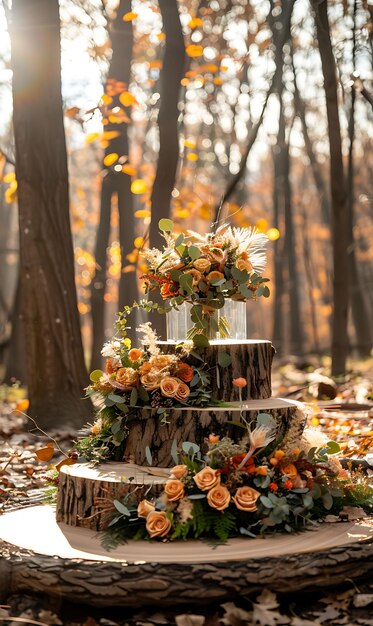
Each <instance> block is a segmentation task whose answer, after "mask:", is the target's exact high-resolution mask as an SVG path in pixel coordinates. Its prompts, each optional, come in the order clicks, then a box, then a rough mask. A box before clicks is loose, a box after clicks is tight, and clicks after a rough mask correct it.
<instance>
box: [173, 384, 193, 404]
mask: <svg viewBox="0 0 373 626" xmlns="http://www.w3.org/2000/svg"><path fill="white" fill-rule="evenodd" d="M189 394H190V389H189V387H188V385H186V384H185V383H183V382H181V381H180V382H179V386H178V388H177V391H176V395H175V398H176V400H180V402H185V400H186V399H187V397H188V396H189Z"/></svg>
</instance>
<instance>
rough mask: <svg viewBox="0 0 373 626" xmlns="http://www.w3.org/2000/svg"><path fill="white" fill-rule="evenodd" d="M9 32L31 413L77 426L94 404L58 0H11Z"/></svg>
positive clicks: (45, 422) (43, 422) (43, 420)
mask: <svg viewBox="0 0 373 626" xmlns="http://www.w3.org/2000/svg"><path fill="white" fill-rule="evenodd" d="M10 35H11V46H12V68H13V102H14V110H13V123H14V137H15V153H16V176H17V180H18V203H19V229H20V251H21V254H20V275H21V282H22V293H23V302H24V329H25V350H26V355H25V358H26V362H27V378H28V385H29V387H28V389H29V397H30V402H31V403H30V413H31V414H32V415H33V416H35V418H36V419H37V421H38V423H39V425H40V426H42V427H51V426H56V425H62V424H73V425H75V426H79V425H81V424H82V423H83V421H84V420H85V419H86V418H87V417H88V416H89V415H90V413H91V404H90V402H88V401H87V402H83V401H82V400H81V397H82V395H83V387H85V386H86V384H87V377H86V369H85V365H84V358H83V348H82V341H81V334H80V326H79V314H78V309H77V299H76V290H75V283H74V253H73V246H72V238H71V230H70V218H69V193H68V173H67V158H66V145H65V132H64V126H63V113H62V98H61V66H60V30H59V12H58V0H13V4H12V23H11V28H10Z"/></svg>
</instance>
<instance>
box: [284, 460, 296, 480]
mask: <svg viewBox="0 0 373 626" xmlns="http://www.w3.org/2000/svg"><path fill="white" fill-rule="evenodd" d="M280 469H281V474H283V475H284V476H288V477H289V478H291V479H294V478H296V477H297V476H298V471H297V468H296V467H295V465H293V463H288V464H287V465H284V466H283V467H281V468H280Z"/></svg>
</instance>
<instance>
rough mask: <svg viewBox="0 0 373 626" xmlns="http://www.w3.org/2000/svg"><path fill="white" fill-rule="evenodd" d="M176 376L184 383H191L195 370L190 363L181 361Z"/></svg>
mask: <svg viewBox="0 0 373 626" xmlns="http://www.w3.org/2000/svg"><path fill="white" fill-rule="evenodd" d="M176 376H177V377H178V378H180V380H182V381H183V382H184V383H189V382H190V381H191V380H192V378H193V376H194V370H193V368H192V367H191V366H190V365H188V363H180V365H179V366H178V368H177V370H176Z"/></svg>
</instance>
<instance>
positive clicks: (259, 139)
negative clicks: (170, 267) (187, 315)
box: [0, 0, 373, 383]
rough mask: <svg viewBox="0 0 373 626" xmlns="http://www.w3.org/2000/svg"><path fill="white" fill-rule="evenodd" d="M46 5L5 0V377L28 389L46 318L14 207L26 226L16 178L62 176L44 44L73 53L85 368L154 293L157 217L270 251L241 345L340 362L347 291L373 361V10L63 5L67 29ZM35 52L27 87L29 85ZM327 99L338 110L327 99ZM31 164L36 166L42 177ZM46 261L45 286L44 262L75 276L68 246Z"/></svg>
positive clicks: (66, 78) (350, 336) (65, 60)
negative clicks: (33, 339)
mask: <svg viewBox="0 0 373 626" xmlns="http://www.w3.org/2000/svg"><path fill="white" fill-rule="evenodd" d="M48 4H49V9H48V8H47V5H48ZM52 5H55V6H54V9H56V6H57V5H58V3H57V2H56V3H55V2H54V1H52V2H51V1H49V3H48V2H47V3H46V2H45V0H44V1H43V0H23V1H22V0H13V3H12V2H10V0H3V1H2V3H1V4H0V175H1V178H0V181H1V182H0V221H1V224H2V227H1V231H0V258H1V262H0V374H1V378H2V379H3V380H5V381H6V382H10V381H12V380H14V379H18V380H20V381H21V382H22V383H24V382H26V379H27V371H26V369H27V367H26V366H27V358H28V355H29V353H30V349H29V348H28V347H27V346H26V347H25V343H24V339H23V332H24V331H23V330H22V328H23V327H24V323H25V311H26V317H27V312H30V311H31V309H32V307H33V306H34V305H33V304H32V303H31V300H30V299H29V300H26V301H25V300H22V293H21V292H22V284H23V283H22V280H24V276H25V273H26V274H27V271H28V270H27V263H29V264H30V263H31V266H32V262H30V260H28V261H27V258H26V257H27V252H26V253H25V254H24V264H23V266H22V261H21V263H20V245H21V249H22V246H25V250H27V249H30V248H27V242H25V238H24V237H22V236H21V239H20V233H19V223H20V222H19V215H18V213H19V210H18V200H19V201H20V202H19V206H20V212H21V215H20V218H21V224H23V225H24V222H22V210H23V209H22V202H23V203H25V202H26V204H27V201H28V200H27V198H29V197H30V195H27V192H25V191H23V196H22V192H21V184H22V181H23V184H24V185H27V184H29V183H30V181H31V185H32V181H33V180H39V181H40V180H41V181H45V180H46V179H47V178H48V176H52V177H53V175H54V174H53V171H54V168H50V167H49V165H50V163H51V162H52V161H53V159H54V158H55V153H54V152H53V151H54V150H55V151H58V155H59V156H58V158H60V159H63V158H64V157H63V155H62V153H63V150H64V143H63V141H60V140H57V139H56V136H57V134H58V133H56V130H55V129H56V119H57V118H58V115H59V112H58V111H57V113H56V115H57V118H54V117H53V115H49V113H47V112H46V111H47V108H44V107H48V106H49V104H48V98H49V95H50V94H51V93H52V92H53V94H54V93H57V91H58V88H59V85H58V82H59V65H58V63H59V60H58V59H57V58H56V59H55V58H54V56H53V54H52V53H51V49H52V48H51V46H52V43H51V41H52V39H53V42H54V43H55V45H56V46H58V47H59V44H60V43H61V77H62V83H61V86H60V87H61V90H62V91H61V93H62V107H63V115H64V129H65V137H66V154H67V160H68V188H69V194H70V205H69V211H70V223H71V232H72V238H73V256H74V265H75V284H76V291H77V306H78V310H79V318H80V326H81V334H82V340H83V347H84V355H85V361H86V365H87V366H88V367H99V366H100V350H101V346H102V344H103V342H104V341H105V340H107V339H108V338H109V337H111V336H112V334H113V323H114V321H115V316H116V312H117V311H118V310H121V309H122V308H123V306H124V305H125V304H132V302H133V300H134V299H139V298H141V297H143V293H142V292H141V289H140V281H139V276H140V275H141V274H142V273H143V272H144V271H145V266H144V262H143V261H142V258H141V249H142V248H143V247H144V246H148V245H151V246H158V245H160V239H159V235H158V232H157V231H158V229H157V224H158V220H159V219H160V218H161V217H171V218H172V219H173V221H174V223H175V228H176V229H178V230H180V231H181V230H184V229H186V228H192V229H193V230H197V231H200V232H206V231H209V230H210V228H211V223H213V222H214V221H215V220H216V217H217V215H218V211H219V208H220V209H221V212H220V215H219V218H220V219H221V220H223V221H224V220H227V221H229V222H230V223H231V224H232V225H235V226H239V227H250V226H251V227H256V228H257V229H258V230H259V231H261V232H265V233H266V234H267V235H268V238H269V240H270V242H269V246H268V268H267V272H266V275H267V276H268V277H270V279H271V283H270V285H271V292H272V293H271V298H269V299H268V300H264V299H261V300H260V301H258V302H257V303H253V302H249V303H248V305H247V315H248V321H249V336H250V337H251V338H268V339H271V340H272V341H273V342H274V345H275V347H276V350H277V354H278V355H279V356H281V357H286V356H287V355H295V356H297V357H301V358H303V357H305V356H306V355H310V354H312V355H315V356H316V358H321V356H323V355H324V356H325V355H330V353H331V346H332V344H333V332H334V343H335V337H336V334H338V332H339V331H338V330H336V329H335V327H334V331H333V324H335V323H336V320H335V318H334V317H333V310H334V311H335V310H336V308H337V310H339V307H338V298H339V297H341V298H342V301H341V305H340V306H341V310H343V311H344V313H343V315H344V316H345V318H346V333H347V334H346V337H340V339H341V342H342V343H343V344H344V346H342V348H343V350H344V351H345V355H347V356H348V355H355V356H358V357H359V358H360V357H363V358H365V357H368V356H369V355H370V354H371V347H372V337H373V328H372V304H373V247H372V240H373V221H372V216H373V187H372V185H373V176H372V174H373V152H372V143H373V127H372V119H373V80H372V79H373V72H372V68H373V56H372V45H373V3H372V2H371V1H367V0H329V1H328V2H326V1H325V0H324V1H321V2H320V1H319V0H313V1H312V2H310V1H309V0H296V1H293V0H283V1H282V2H281V1H280V0H177V1H176V0H159V1H156V0H154V1H153V0H142V1H138V0H132V2H131V1H130V0H120V2H118V1H112V0H102V1H100V0H60V2H59V16H60V23H59V22H58V6H57V11H56V10H54V12H53V10H52V8H51V7H52ZM325 18H326V21H325ZM49 31H50V34H49ZM46 32H48V36H47V35H45V33H46ZM48 37H50V38H51V39H49V38H48ZM59 37H60V40H59ZM53 45H54V44H53ZM11 48H12V49H13V54H12V56H11ZM58 49H59V48H58ZM30 54H31V56H32V55H33V54H34V55H35V57H32V58H33V68H34V69H35V68H36V69H35V72H34V75H33V76H31V74H30V75H29V76H28V77H27V76H25V75H23V77H22V76H20V74H21V72H22V71H23V73H24V74H25V73H27V59H28V58H30ZM328 54H329V55H330V54H332V58H333V59H334V66H333V64H332V63H331V62H330V58H331V57H330V56H328ZM12 57H14V60H12ZM35 59H39V61H40V62H39V61H35ZM53 63H54V65H53ZM22 68H23V69H22ZM33 71H34V70H33ZM37 71H39V76H37ZM48 72H51V76H52V74H53V78H51V77H50V76H49V74H48ZM330 73H331V74H332V76H333V75H334V76H335V77H336V83H335V85H333V78H330ZM13 75H14V84H13V86H12V81H13ZM16 75H18V78H17V80H16ZM27 78H28V79H29V80H27ZM39 79H40V80H39ZM22 81H23V82H22ZM52 83H53V87H52V86H51V88H50V91H49V89H48V85H52ZM12 88H13V97H14V103H15V111H14V114H15V115H14V119H13V105H12V101H13V100H12ZM333 97H334V98H335V103H336V105H337V112H338V114H337V116H336V115H335V109H334V114H333V108H332V107H331V108H329V109H328V110H327V106H326V105H327V102H328V100H329V104H330V103H331V104H333ZM51 98H52V96H51ZM55 102H57V100H56V101H55ZM53 106H54V110H55V109H56V107H57V104H56V103H55V104H54V105H53ZM58 106H59V105H58ZM57 108H58V107H57ZM32 115H34V117H33V118H32ZM328 115H329V124H328ZM25 116H26V117H25ZM27 116H29V117H27ZM38 116H39V117H38ZM26 118H27V119H28V121H27V123H26V125H25V119H26ZM32 120H34V122H33V121H32ZM338 120H339V124H336V121H338ZM13 121H14V123H13ZM38 124H39V126H38ZM26 127H27V128H29V129H30V128H32V127H33V132H34V134H32V133H31V131H30V132H28V134H27V132H26V131H25V128H26ZM59 132H60V131H59ZM17 133H18V135H17ZM17 137H18V139H17ZM57 144H58V145H57ZM27 146H28V147H27ZM47 146H50V147H51V151H52V152H53V154H54V156H53V155H51V153H49V148H48V147H47ZM17 150H18V152H17ZM18 154H26V155H27V161H25V162H22V163H21V162H20V158H19V156H18ZM333 154H334V161H333V159H332V168H331V167H330V166H331V161H330V156H331V155H333ZM61 155H62V156H61ZM339 157H340V158H339ZM338 159H339V160H338ZM17 160H18V161H19V162H17ZM36 162H40V163H42V165H41V166H40V171H39V172H38V173H35V167H34V164H35V163H36ZM338 163H339V165H341V164H342V167H339V168H338ZM17 168H19V171H18V170H17ZM57 169H58V168H57ZM62 169H63V168H62ZM56 171H57V170H56ZM51 172H52V173H51ZM35 177H36V178H35ZM38 177H39V178H38ZM23 189H24V190H25V187H23ZM338 194H339V199H338ZM23 206H24V205H23ZM35 206H36V205H35ZM33 210H34V211H35V210H36V209H35V207H34V209H33ZM57 210H58V211H59V210H60V209H57V208H56V211H57ZM25 211H26V213H24V214H23V215H24V216H25V215H26V214H27V209H25ZM40 211H41V212H42V211H43V208H42V206H41V205H40ZM28 219H29V218H28ZM33 219H34V220H35V213H34V218H33ZM43 219H44V218H43ZM45 219H49V218H45ZM50 219H54V218H53V216H52V217H50ZM31 222H32V219H31V221H30V223H31ZM33 223H34V224H35V221H34V222H33ZM341 228H342V230H343V229H344V230H343V232H342V235H341V234H340V233H341ZM338 229H339V230H338ZM22 232H26V230H25V229H23V230H22ZM55 236H56V238H57V240H58V239H63V238H65V237H67V239H66V241H67V244H66V246H65V248H64V249H65V250H66V249H67V250H69V245H70V244H69V243H68V235H67V234H66V233H65V232H64V231H63V229H62V230H59V227H57V228H56V230H55ZM36 239H38V236H36ZM20 240H21V244H20ZM339 244H341V248H340V249H339V248H338V246H339ZM21 259H22V250H21ZM40 259H41V257H39V259H38V261H35V263H36V265H37V264H38V263H39V264H40V267H41V268H42V269H41V270H40V267H39V269H38V271H41V272H42V274H43V272H44V274H43V276H44V278H45V276H47V275H48V271H47V269H46V268H47V266H48V264H50V265H53V264H55V270H54V279H53V280H54V283H58V282H59V269H61V271H62V268H63V265H64V260H63V259H62V258H60V256H59V253H58V250H57V249H56V255H55V256H54V257H53V255H51V257H50V258H49V260H48V255H46V256H45V257H44V261H42V260H40ZM339 261H340V262H341V263H342V265H341V268H340V270H339V286H338V285H337V287H336V284H335V270H336V263H338V262H339ZM343 263H344V265H343ZM346 264H347V265H348V271H349V277H350V278H349V280H348V278H347V274H346V273H345V284H343V275H344V272H345V269H346V267H347V265H346ZM43 268H44V269H43ZM31 274H32V271H31ZM341 275H342V282H341ZM31 278H32V280H35V281H36V282H34V283H33V284H34V287H33V289H34V291H35V289H36V290H37V289H39V288H40V293H39V300H40V302H43V303H44V304H43V306H45V307H46V308H48V306H49V304H48V301H49V300H55V302H56V303H57V304H58V298H59V295H58V293H57V292H54V291H53V289H52V287H51V282H49V283H48V281H44V279H43V278H41V279H40V282H39V284H38V282H37V279H36V278H33V277H32V276H31ZM44 282H45V285H44ZM337 282H338V281H337ZM48 294H50V296H49V295H48ZM26 297H27V296H26ZM25 302H26V303H25ZM35 306H36V305H35ZM333 307H334V308H333ZM346 307H347V309H346ZM61 308H62V307H61ZM346 310H348V314H345V313H346ZM51 315H53V313H51ZM35 319H37V316H36V317H35V316H34V323H39V324H40V323H41V322H40V320H39V322H35ZM155 322H156V325H157V323H158V322H157V320H155ZM63 323H64V321H63V319H62V324H63ZM337 323H338V322H337ZM26 324H27V321H26ZM44 333H45V334H48V331H47V329H44ZM339 336H340V335H339ZM65 349H66V346H65V347H64V348H63V350H65ZM41 352H43V351H41ZM25 356H26V357H27V358H25ZM39 356H40V358H42V357H41V353H40V352H39ZM29 367H30V365H29ZM339 369H340V370H341V368H339ZM342 369H343V368H342ZM337 370H338V367H337ZM341 371H342V370H341ZM337 373H338V372H337Z"/></svg>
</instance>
